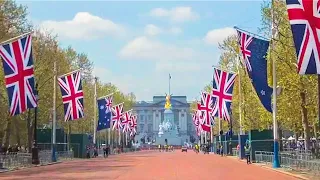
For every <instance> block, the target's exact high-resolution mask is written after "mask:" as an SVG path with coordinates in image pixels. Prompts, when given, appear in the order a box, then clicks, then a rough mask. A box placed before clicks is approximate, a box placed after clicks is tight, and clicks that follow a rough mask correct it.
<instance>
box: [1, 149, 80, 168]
mask: <svg viewBox="0 0 320 180" xmlns="http://www.w3.org/2000/svg"><path fill="white" fill-rule="evenodd" d="M56 157H57V159H58V161H64V160H70V159H73V157H74V156H73V152H72V151H61V152H56ZM39 161H40V165H46V164H49V163H52V153H51V151H39ZM0 163H2V168H6V169H14V168H19V167H30V166H33V165H32V154H31V153H4V154H0Z"/></svg>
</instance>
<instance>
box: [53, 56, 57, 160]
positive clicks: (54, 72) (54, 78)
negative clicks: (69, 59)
mask: <svg viewBox="0 0 320 180" xmlns="http://www.w3.org/2000/svg"><path fill="white" fill-rule="evenodd" d="M53 74H54V75H53V103H52V104H53V107H52V161H53V162H56V161H57V157H56V123H57V122H56V121H57V114H56V86H57V85H56V81H57V63H56V60H55V61H54V62H53Z"/></svg>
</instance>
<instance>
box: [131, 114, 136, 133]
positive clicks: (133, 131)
mask: <svg viewBox="0 0 320 180" xmlns="http://www.w3.org/2000/svg"><path fill="white" fill-rule="evenodd" d="M130 122H131V124H130V126H131V129H130V136H134V135H135V134H137V130H136V127H137V115H134V116H131V121H130Z"/></svg>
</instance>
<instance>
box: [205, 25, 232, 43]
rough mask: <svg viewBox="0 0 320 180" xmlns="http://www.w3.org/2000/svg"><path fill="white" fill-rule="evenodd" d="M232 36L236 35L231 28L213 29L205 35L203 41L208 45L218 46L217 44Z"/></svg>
mask: <svg viewBox="0 0 320 180" xmlns="http://www.w3.org/2000/svg"><path fill="white" fill-rule="evenodd" d="M234 34H236V30H235V29H234V28H231V27H225V28H221V29H213V30H211V31H209V32H208V33H207V34H206V36H205V38H204V41H205V42H206V43H208V44H212V45H218V43H222V42H223V40H224V39H225V38H227V37H228V36H231V35H234Z"/></svg>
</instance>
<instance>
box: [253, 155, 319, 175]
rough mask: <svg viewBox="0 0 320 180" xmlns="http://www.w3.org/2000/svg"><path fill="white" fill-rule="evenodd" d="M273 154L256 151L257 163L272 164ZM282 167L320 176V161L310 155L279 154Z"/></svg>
mask: <svg viewBox="0 0 320 180" xmlns="http://www.w3.org/2000/svg"><path fill="white" fill-rule="evenodd" d="M273 156H274V154H273V152H266V151H256V152H255V157H256V163H266V164H271V163H272V162H273ZM279 160H280V165H281V167H283V168H287V169H290V170H294V171H302V172H306V173H308V174H309V175H312V176H318V175H320V160H319V159H315V158H313V157H312V156H311V155H310V154H308V153H301V154H300V153H279Z"/></svg>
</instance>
